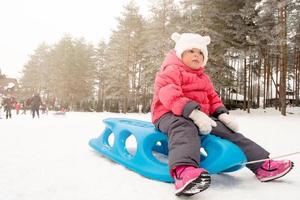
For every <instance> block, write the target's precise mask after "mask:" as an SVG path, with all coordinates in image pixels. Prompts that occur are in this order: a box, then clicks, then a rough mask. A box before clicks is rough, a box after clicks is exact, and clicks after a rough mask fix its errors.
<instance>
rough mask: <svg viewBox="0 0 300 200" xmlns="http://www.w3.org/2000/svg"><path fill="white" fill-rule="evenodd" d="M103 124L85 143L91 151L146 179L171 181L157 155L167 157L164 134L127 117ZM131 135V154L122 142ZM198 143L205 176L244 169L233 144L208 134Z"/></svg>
mask: <svg viewBox="0 0 300 200" xmlns="http://www.w3.org/2000/svg"><path fill="white" fill-rule="evenodd" d="M103 121H104V123H105V124H106V127H105V130H104V131H103V133H102V134H101V135H100V136H99V137H98V138H96V139H91V140H90V141H89V145H90V146H91V147H92V148H93V149H95V150H96V151H98V152H100V153H101V154H103V155H104V156H106V157H108V158H109V159H111V160H113V161H115V162H117V163H119V164H121V165H123V166H125V167H127V168H128V169H130V170H132V171H135V172H137V173H139V174H141V175H143V176H145V177H147V178H150V179H154V180H158V181H163V182H174V180H173V178H172V177H171V176H170V174H169V167H168V164H167V163H166V162H164V160H162V159H159V156H157V155H163V156H165V157H166V158H167V156H168V140H167V136H166V135H165V134H163V133H161V132H159V131H158V130H156V129H155V127H154V126H153V125H152V123H150V122H146V121H141V120H135V119H128V118H107V119H104V120H103ZM111 134H113V136H114V137H113V138H114V139H113V140H114V141H113V144H110V142H109V136H110V135H111ZM131 135H133V136H134V137H135V139H136V151H135V152H134V153H131V152H130V151H129V149H128V148H127V146H126V140H127V139H128V137H129V136H131ZM201 140H202V141H201V146H202V148H203V149H204V150H205V152H204V153H201V164H200V165H201V167H203V168H205V169H206V170H208V172H209V173H211V174H215V173H222V172H232V171H236V170H239V169H240V168H242V167H243V166H244V165H243V163H244V162H246V156H245V154H244V153H243V152H242V151H241V149H240V148H239V147H238V146H236V145H235V144H233V143H231V142H229V141H227V140H224V139H221V138H219V137H216V136H214V135H211V134H210V135H207V136H203V137H202V139H201ZM199 151H200V148H199ZM205 153H206V155H205Z"/></svg>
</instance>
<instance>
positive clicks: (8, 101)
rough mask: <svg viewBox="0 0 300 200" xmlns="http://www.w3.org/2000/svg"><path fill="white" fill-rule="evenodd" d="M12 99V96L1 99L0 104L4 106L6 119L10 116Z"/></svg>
mask: <svg viewBox="0 0 300 200" xmlns="http://www.w3.org/2000/svg"><path fill="white" fill-rule="evenodd" d="M13 103H14V100H13V98H12V97H6V98H4V99H3V102H2V105H3V107H4V112H5V116H6V119H8V118H11V109H12V107H13Z"/></svg>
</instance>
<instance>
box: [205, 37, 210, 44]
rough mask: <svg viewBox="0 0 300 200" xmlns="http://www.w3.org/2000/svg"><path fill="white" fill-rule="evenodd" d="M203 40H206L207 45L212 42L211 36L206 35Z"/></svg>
mask: <svg viewBox="0 0 300 200" xmlns="http://www.w3.org/2000/svg"><path fill="white" fill-rule="evenodd" d="M203 40H204V43H205V45H209V44H210V37H209V36H204V37H203Z"/></svg>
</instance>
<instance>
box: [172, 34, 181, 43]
mask: <svg viewBox="0 0 300 200" xmlns="http://www.w3.org/2000/svg"><path fill="white" fill-rule="evenodd" d="M180 36H181V35H180V34H179V33H177V32H175V33H173V34H172V35H171V39H172V40H173V41H174V42H177V41H178V40H179V39H180Z"/></svg>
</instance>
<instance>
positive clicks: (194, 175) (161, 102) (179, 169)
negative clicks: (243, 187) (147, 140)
mask: <svg viewBox="0 0 300 200" xmlns="http://www.w3.org/2000/svg"><path fill="white" fill-rule="evenodd" d="M172 39H173V40H174V41H175V42H176V45H175V48H174V49H173V50H171V51H170V52H169V53H168V55H167V56H166V58H165V60H164V62H163V64H162V66H161V69H160V71H159V72H158V73H157V75H156V78H155V83H154V98H153V101H152V107H151V113H152V122H153V123H154V125H155V127H156V128H157V129H158V130H160V131H161V132H163V133H165V134H166V135H167V137H168V141H169V145H168V148H169V154H168V158H169V170H170V174H171V176H172V177H173V178H174V180H175V189H176V195H188V196H190V195H194V194H196V193H198V192H201V191H203V190H205V189H206V188H208V187H209V184H210V175H209V173H208V172H207V170H206V169H204V168H201V163H200V151H199V148H200V145H201V142H200V139H199V138H201V137H203V136H204V135H207V134H212V135H216V136H218V137H221V138H223V139H226V140H229V141H231V142H232V143H234V144H236V145H237V146H238V147H239V148H240V149H241V150H242V151H243V152H244V153H245V155H246V157H247V161H257V160H261V159H264V160H265V161H261V162H256V163H251V164H247V165H246V167H247V168H248V169H250V170H251V171H252V172H253V173H254V174H255V175H256V178H257V179H258V180H260V181H262V182H266V181H271V180H274V179H277V178H280V177H282V176H284V175H285V174H287V173H288V172H289V171H290V170H291V169H292V167H293V163H292V162H291V161H290V160H272V159H269V152H268V151H266V150H265V149H264V148H263V147H261V146H259V145H258V144H256V143H255V142H254V141H252V140H250V139H248V138H246V137H245V136H244V135H242V134H240V133H238V124H237V123H236V122H235V121H234V119H233V118H232V117H231V116H230V114H229V112H228V110H227V109H226V108H225V106H224V105H223V103H222V101H221V99H220V98H219V96H218V94H217V93H216V92H215V89H214V86H213V84H212V82H211V81H210V78H209V76H208V75H207V74H206V73H205V64H206V62H207V59H208V52H207V45H208V44H209V43H210V37H209V36H201V35H199V34H194V33H183V34H181V35H180V34H178V33H174V34H173V35H172ZM229 156H230V155H229Z"/></svg>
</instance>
